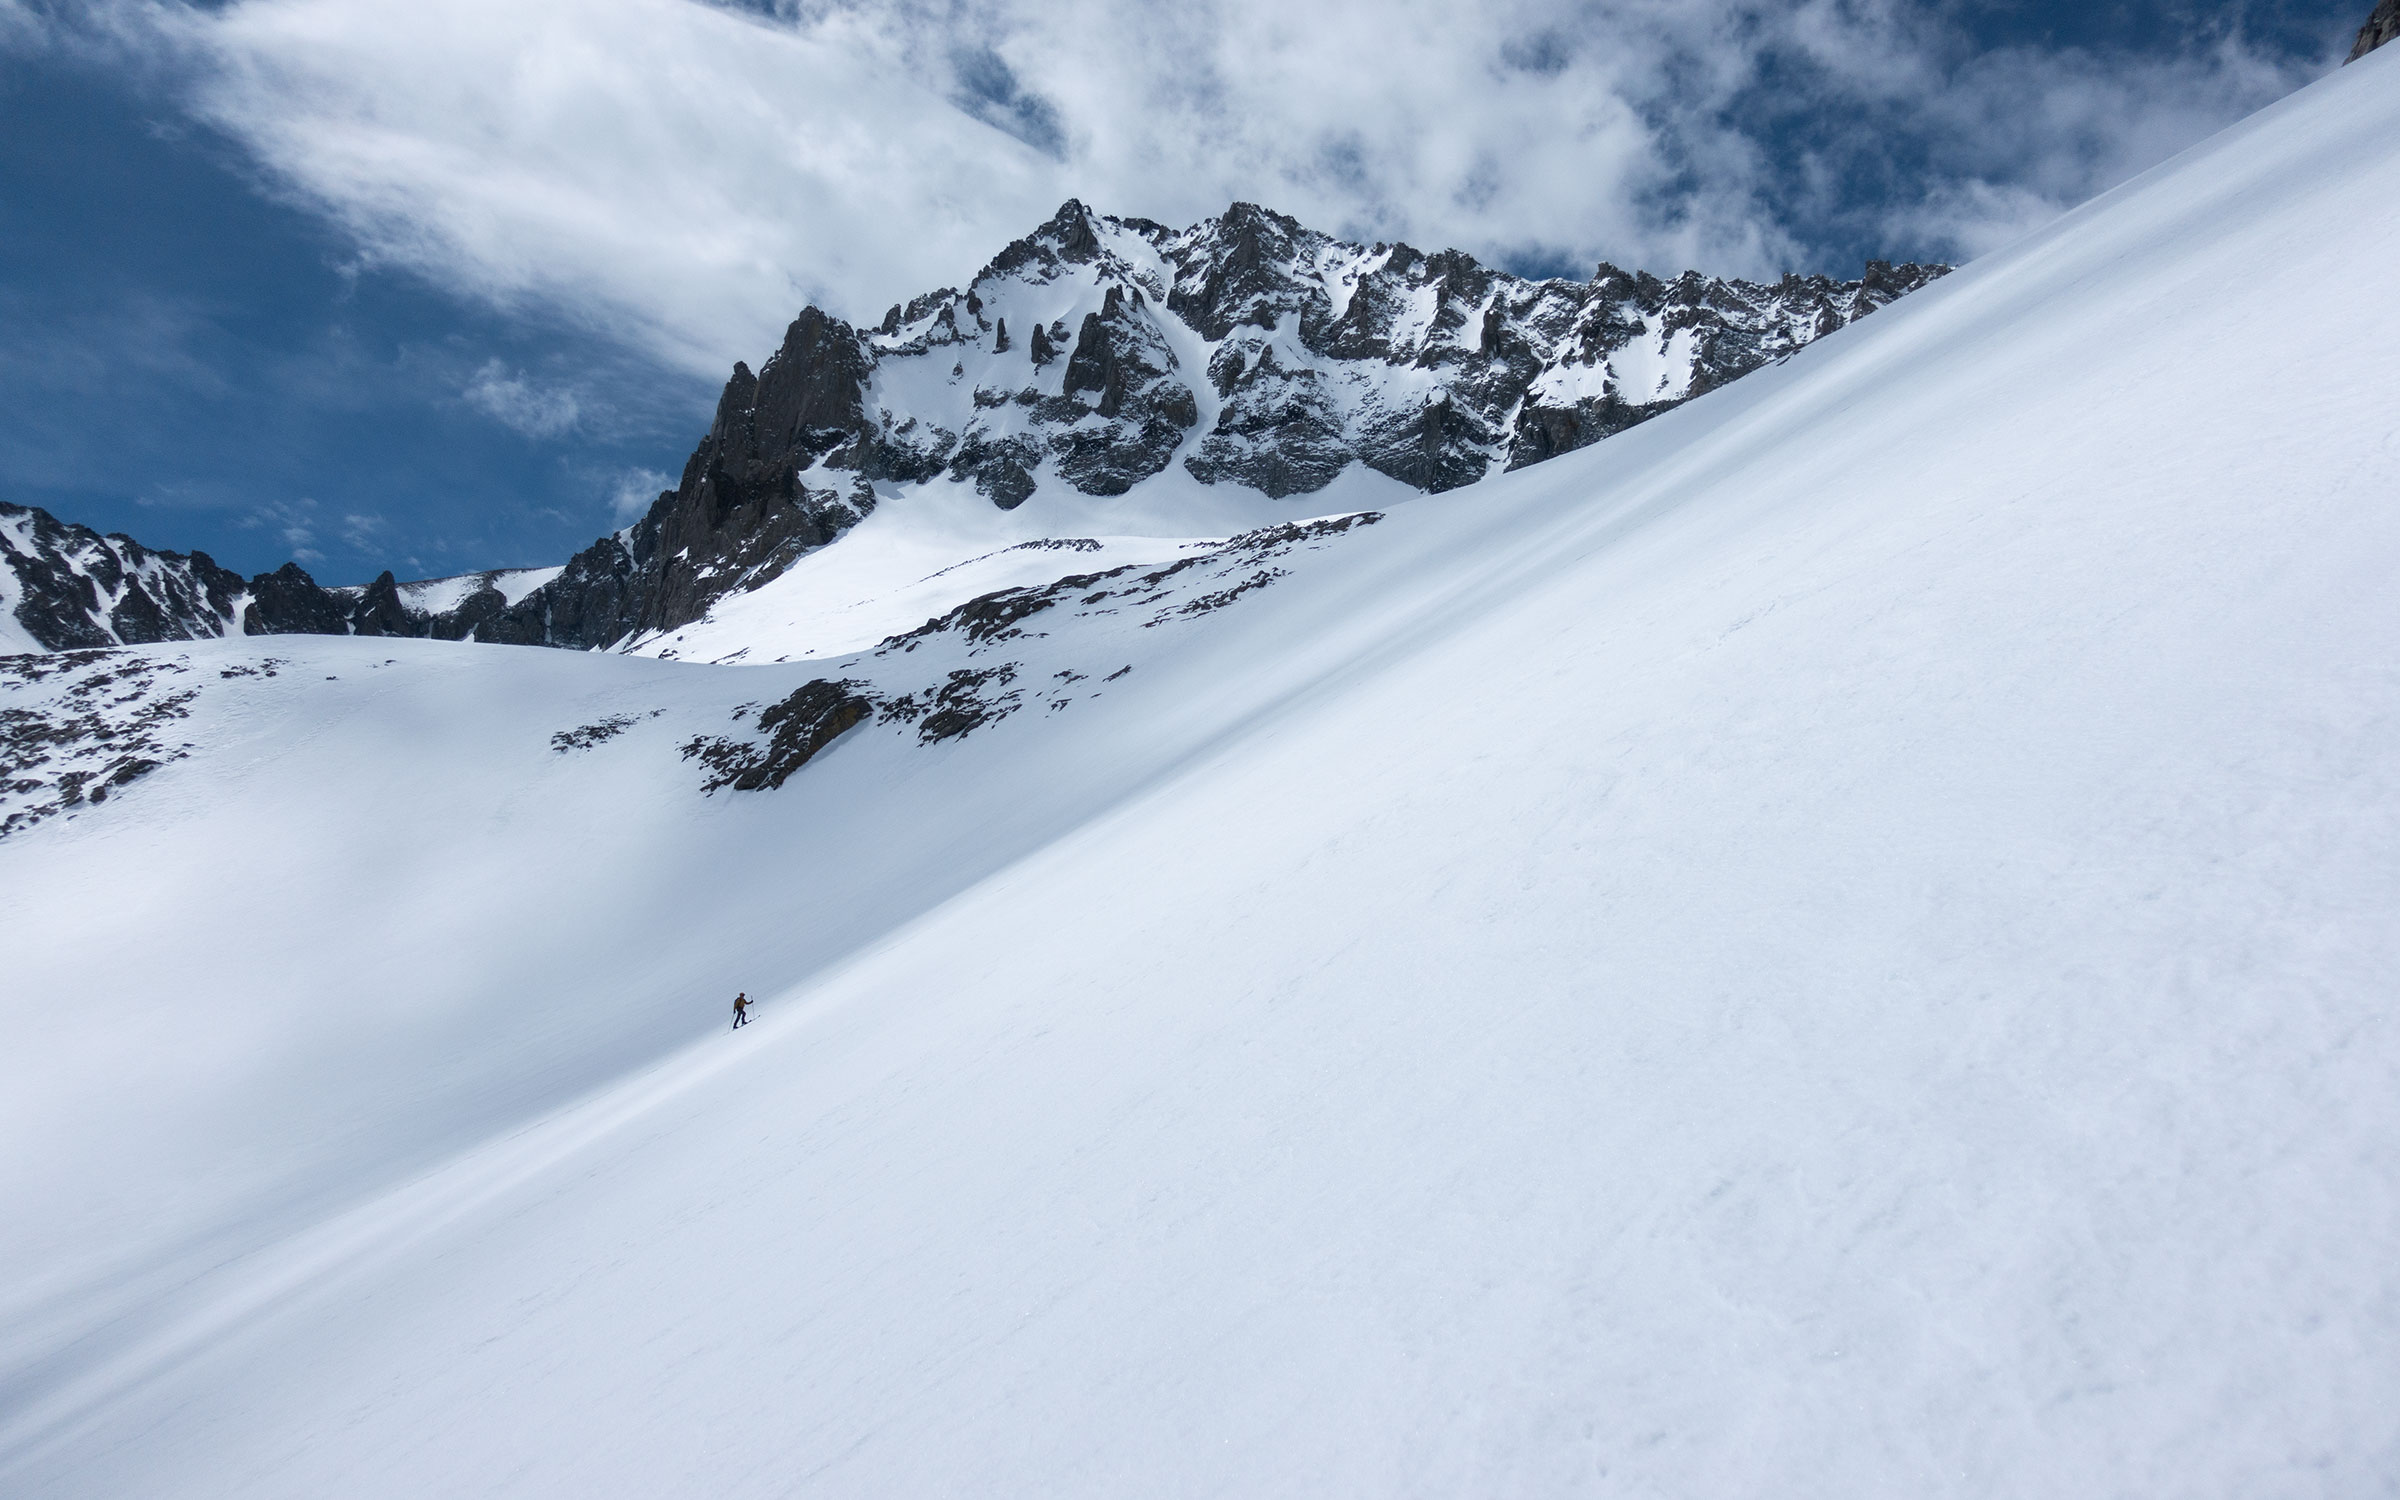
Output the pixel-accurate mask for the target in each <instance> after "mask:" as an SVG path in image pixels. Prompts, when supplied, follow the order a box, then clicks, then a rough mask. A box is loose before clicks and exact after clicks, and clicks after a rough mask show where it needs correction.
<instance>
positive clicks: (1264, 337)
mask: <svg viewBox="0 0 2400 1500" xmlns="http://www.w3.org/2000/svg"><path fill="white" fill-rule="evenodd" d="M1946 269H1947V268H1946V267H1941V266H1916V265H1903V266H1898V267H1894V266H1891V265H1887V264H1884V263H1881V262H1876V263H1873V264H1870V265H1869V266H1868V267H1867V272H1866V275H1865V277H1864V278H1862V279H1861V280H1858V281H1852V282H1836V281H1832V280H1829V279H1828V278H1826V277H1823V276H1797V275H1795V276H1786V277H1785V278H1784V279H1783V280H1781V281H1779V282H1776V283H1774V284H1772V285H1759V284H1754V283H1750V282H1744V281H1729V280H1725V279H1722V278H1717V277H1709V276H1702V275H1700V274H1699V273H1697V272H1690V273H1686V274H1685V275H1683V276H1681V277H1679V278H1677V279H1676V280H1674V281H1672V282H1662V281H1660V280H1658V279H1657V278H1655V277H1653V276H1650V275H1648V274H1647V273H1629V272H1625V271H1620V270H1618V269H1617V268H1616V267H1614V266H1607V265H1603V266H1601V267H1600V268H1599V270H1598V272H1597V273H1596V274H1595V275H1594V276H1593V278H1592V279H1591V280H1590V281H1588V282H1571V281H1561V280H1548V281H1529V280H1526V279H1524V278H1522V277H1517V276H1510V275H1506V274H1503V273H1500V272H1496V271H1493V270H1490V269H1489V268H1487V267H1484V266H1482V265H1480V264H1478V263H1477V262H1476V261H1475V260H1474V258H1473V257H1471V256H1468V255H1465V254H1462V253H1460V252H1458V251H1455V250H1451V251H1443V252H1441V253H1439V254H1435V255H1427V254H1425V253H1423V252H1421V251H1418V250H1415V249H1413V248H1411V247H1409V246H1407V245H1381V244H1379V245H1371V246H1370V245H1355V244H1349V243H1346V242H1344V241H1340V240H1336V239H1332V238H1330V237H1328V236H1326V235H1323V234H1319V233H1317V232H1315V231H1313V230H1309V229H1306V228H1304V227H1302V226H1301V225H1300V224H1298V223H1296V222H1295V221H1293V220H1291V219H1288V218H1285V217H1284V216H1282V215H1280V214H1274V213H1269V212H1267V211H1266V210H1264V209H1260V208H1257V207H1255V206H1253V205H1250V204H1236V205H1234V207H1233V208H1232V209H1230V210H1229V211H1228V212H1226V213H1225V214H1224V215H1222V216H1221V217H1218V218H1214V219H1209V220H1205V221H1203V222H1202V223H1200V224H1198V225H1195V226H1193V227H1192V228H1189V229H1185V230H1180V231H1176V230H1169V229H1167V228H1166V227H1164V226H1163V225H1158V224H1153V223H1149V222H1147V221H1144V220H1138V219H1117V218H1110V217H1105V216H1102V215H1098V214H1095V213H1093V212H1091V211H1090V210H1088V209H1086V208H1085V207H1084V206H1083V205H1082V204H1080V203H1068V204H1067V205H1066V206H1065V207H1063V208H1061V209H1060V210H1059V211H1058V214H1057V215H1056V216H1055V217H1054V218H1052V219H1051V221H1050V222H1049V223H1047V224H1045V225H1043V226H1042V227H1041V228H1040V229H1038V230H1036V231H1035V232H1034V233H1033V234H1031V235H1029V236H1028V237H1026V238H1024V239H1021V240H1018V241H1016V242H1015V243H1013V244H1011V245H1009V246H1008V247H1007V248H1006V249H1005V250H1003V251H1001V253H1000V254H999V255H998V256H996V257H994V259H993V260H992V262H991V264H990V265H988V266H986V267H985V268H984V269H983V271H982V272H981V273H980V274H978V275H977V276H976V278H975V279H974V280H973V281H972V282H971V283H969V285H968V286H967V288H966V290H965V291H963V292H962V291H959V290H957V289H955V288H945V289H943V290H941V291H938V292H934V293H931V294H929V295H927V296H923V297H919V298H917V299H915V300H914V301H912V302H910V303H908V304H907V305H906V306H905V307H894V308H893V309H892V310H891V311H890V313H888V314H887V315H886V316H885V318H884V320H883V323H882V326H881V327H879V328H877V329H873V330H860V329H855V328H852V327H850V326H849V325H847V324H845V323H843V322H841V321H840V320H838V319H835V318H832V317H829V316H827V315H826V314H824V313H822V312H820V311H818V310H817V309H815V308H809V309H806V310H804V311H803V312H802V313H801V315H800V316H799V318H798V319H796V320H795V321H794V322H793V323H792V325H791V328H790V330H789V331H788V332H787V333H786V335H785V338H784V342H783V347H782V348H781V349H779V350H778V351H777V352H776V353H775V355H774V356H773V357H772V358H770V359H769V360H768V361H767V362H766V363H765V364H764V365H763V366H761V367H760V369H759V371H758V373H757V374H756V375H753V374H752V373H751V371H750V369H749V367H748V366H747V365H736V366H735V367H734V373H733V378H732V379H731V380H730V381H728V382H727V383H726V387H725V392H724V396H723V398H722V399H721V400H720V402H719V404H718V409H717V417H716V421H715V422H714V423H713V424H712V426H711V427H710V429H709V432H708V434H707V436H706V437H705V438H704V439H703V440H702V442H701V443H700V445H699V447H698V448H697V449H696V450H695V451H694V453H693V454H692V457H691V460H690V462H689V463H688V464H687V465H686V466H685V468H684V473H683V478H682V482H681V484H680V485H679V486H678V487H677V488H676V489H675V490H672V491H669V492H668V493H666V494H663V495H661V496H660V497H659V500H658V503H657V504H656V505H655V506H653V507H652V508H651V510H650V512H649V513H648V515H646V516H645V517H644V518H643V519H642V520H641V521H639V522H638V523H636V524H635V525H633V526H631V527H628V528H626V529H625V530H624V531H621V532H619V533H617V534H616V535H614V536H610V537H604V538H602V539H600V540H599V541H598V542H596V543H594V544H593V546H591V547H590V548H588V549H586V550H585V551H583V552H581V553H579V554H577V555H576V556H575V557H574V558H573V559H572V560H570V561H569V562H568V563H567V564H566V565H565V566H564V567H563V568H552V569H543V570H528V571H524V572H518V573H512V574H481V575H470V576H469V578H468V579H465V580H451V579H437V580H432V581H430V582H428V583H422V584H402V583H400V582H398V581H397V580H396V579H395V578H394V577H393V575H392V574H390V573H388V572H387V573H386V574H384V575H383V576H382V577H380V578H378V579H377V580H375V582H374V583H372V584H370V585H367V586H366V587H364V588H349V589H320V588H318V587H317V586H316V585H315V584H314V582H313V581H312V580H310V579H309V578H308V576H307V575H306V574H305V573H304V572H302V571H301V570H300V569H299V568H298V567H297V566H294V565H287V566H286V567H284V568H283V569H281V570H278V571H277V572H276V573H273V574H266V575H261V577H259V578H257V579H253V580H250V582H249V583H248V584H246V585H245V584H244V583H243V581H242V580H241V579H239V578H236V577H235V576H234V575H232V574H231V573H228V572H226V571H225V570H224V569H221V568H218V567H216V565H215V564H214V563H213V562H211V561H210V560H209V559H208V558H207V557H206V555H205V554H202V555H198V556H196V557H194V558H192V559H189V560H186V559H182V558H180V557H178V556H176V555H175V554H173V553H154V552H150V551H148V550H147V549H143V548H141V547H140V546H139V545H138V544H136V543H133V542H131V541H130V540H129V539H126V538H101V537H98V536H96V535H94V534H93V533H91V532H89V531H88V530H85V529H84V528H81V527H74V526H66V525H63V524H62V523H59V522H57V521H55V520H53V519H51V518H50V517H48V516H47V515H44V514H42V513H41V512H38V511H28V510H26V509H24V508H23V507H13V506H12V507H5V508H0V557H4V558H5V560H6V561H7V562H8V563H9V564H10V565H11V568H10V571H11V572H13V574H14V578H13V582H12V581H10V580H6V579H0V587H12V586H13V588H14V589H15V594H14V596H13V599H14V603H15V607H14V608H13V609H10V610H8V611H7V613H8V615H9V616H10V618H12V619H13V620H14V621H15V624H16V628H17V636H18V637H19V638H18V640H17V641H16V644H17V645H18V646H19V647H20V648H23V647H25V646H27V645H31V646H33V647H36V648H41V649H54V650H56V649H73V648H77V647H86V646H99V645H113V644H128V645H130V644H139V643H145V642H152V641H162V640H184V639H193V638H199V637H205V636H211V635H219V634H226V633H244V632H246V633H248V634H253V635H257V634H285V633H292V632H308V633H316V634H353V635H376V636H420V637H430V638H433V639H439V640H461V639H465V638H468V637H469V636H472V637H474V638H475V639H478V640H483V641H498V642H508V643H515V644H527V645H553V646H572V647H585V648H588V647H597V646H612V645H619V644H622V643H626V642H629V641H634V640H644V639H649V640H654V639H656V638H657V637H659V636H660V635H661V634H662V633H664V632H669V631H673V630H676V629H678V628H679V627H683V626H687V625H691V624H694V623H695V622H698V621H701V620H703V619H704V618H706V617H707V616H708V614H709V612H710V610H711V608H712V607H713V606H715V605H716V604H718V603H719V602H720V601H723V600H726V599H728V598H732V597H736V596H739V595H741V594H743V593H746V592H748V591H750V590H752V589H755V588H758V587H760V586H762V585H764V584H767V583H770V582H772V581H774V580H775V579H776V578H778V577H779V576H781V574H782V573H783V572H784V571H785V570H786V569H788V568H789V567H790V566H791V565H792V563H793V562H795V561H796V560H798V559H799V558H801V557H803V556H806V555H808V554H809V553H811V552H814V551H816V550H818V549H820V548H822V547H824V546H825V545H826V544H828V543H830V542H831V541H833V540H834V539H836V538H838V537H840V536H842V535H843V534H845V533H846V532H848V531H849V530H850V529H851V528H852V527H854V526H855V525H857V523H858V522H859V521H860V520H862V519H863V518H865V517H866V516H867V515H868V514H870V513H871V512H873V511H874V510H875V509H876V507H877V506H878V505H879V504H884V503H888V502H889V501H891V500H893V499H896V498H904V497H914V496H915V494H916V492H918V491H920V490H921V489H922V488H923V487H924V486H927V485H930V484H932V483H934V482H935V481H937V480H939V481H946V482H948V483H949V484H952V485H960V484H971V487H972V491H973V493H974V494H975V495H976V496H977V497H978V503H982V504H988V505H989V506H991V507H996V508H998V509H1001V510H1010V509H1014V508H1016V507H1018V506H1021V505H1023V504H1024V503H1025V502H1026V501H1027V500H1029V499H1031V498H1033V497H1034V496H1035V495H1037V494H1039V493H1041V492H1043V491H1044V490H1045V489H1047V490H1050V491H1052V492H1053V493H1054V494H1056V493H1063V494H1064V495H1066V496H1072V497H1074V498H1076V499H1086V498H1100V499H1107V500H1112V501H1119V502H1121V503H1117V504H1113V505H1108V506H1101V507H1087V508H1086V509H1087V511H1090V512H1096V513H1095V514H1092V515H1091V517H1090V519H1092V520H1093V521H1094V522H1095V523H1096V525H1097V527H1098V529H1099V530H1101V531H1103V532H1124V531H1126V530H1127V529H1128V527H1129V524H1130V525H1134V526H1140V525H1145V524H1150V520H1151V518H1154V517H1169V518H1171V519H1165V520H1163V522H1162V523H1161V524H1158V525H1154V526H1152V529H1153V530H1154V531H1155V532H1156V533H1157V534H1161V535H1169V536H1192V535H1198V534H1201V533H1203V532H1204V531H1206V530H1207V529H1208V527H1209V525H1210V523H1211V522H1213V521H1217V520H1220V519H1222V518H1223V517H1224V516H1225V515H1226V514H1227V513H1228V512H1229V510H1230V511H1237V512H1240V513H1241V514H1243V515H1244V516H1245V517H1246V518H1247V519H1248V520H1249V521H1250V522H1253V523H1255V524H1268V523H1271V522H1276V521H1285V520H1290V519H1293V518H1294V516H1295V515H1305V514H1308V513H1310V510H1311V509H1312V508H1311V507H1308V506H1306V504H1305V499H1304V497H1307V496H1311V495H1316V494H1319V493H1321V492H1323V491H1325V490H1326V489H1327V488H1328V486H1332V485H1334V484H1335V483H1336V482H1337V481H1338V480H1340V479H1341V478H1342V477H1343V475H1344V474H1345V473H1346V472H1348V473H1372V474H1375V475H1381V476H1386V477H1388V479H1389V480H1390V481H1392V483H1391V484H1389V485H1386V486H1384V490H1385V492H1386V494H1387V497H1388V494H1389V493H1390V492H1395V491H1396V492H1400V493H1432V492H1439V491H1443V490H1449V489H1454V488H1456V487H1458V486H1459V485H1462V484H1467V483H1471V482H1473V481H1475V480H1477V479H1480V478H1482V477H1484V476H1485V475H1486V474H1487V473H1491V472H1495V471H1498V470H1501V469H1507V468H1519V467H1522V466H1524V465H1526V464H1530V463H1537V462H1540V461H1541V460H1543V459H1546V458H1551V457H1555V456H1556V455H1558V454H1560V453H1565V452H1570V451H1573V450H1574V449H1577V448H1581V447H1584V446H1586V445H1588V444H1591V443H1593V442H1596V441H1598V440H1599V439H1601V438H1603V437H1607V436H1609V435H1610V434H1612V433H1616V432H1621V431H1623V430H1625V429H1626V428H1628V427H1630V426H1632V425H1634V424H1635V423H1638V422H1641V421H1643V420H1645V419H1647V418H1649V417H1652V416H1655V415H1657V414H1658V413H1660V412H1663V411H1666V410H1669V409H1671V408H1673V407H1674V406H1676V405H1678V404H1680V403H1681V402H1683V401H1686V400H1689V399H1690V398H1691V397H1693V396H1695V395H1698V394H1700V393H1702V392H1704V391H1708V390H1711V389H1714V388H1715V387H1717V386H1719V385H1722V384H1724V383H1725V382H1726V381H1729V380H1732V379H1734V378H1736V377H1738V376H1740V375H1743V374H1745V373H1747V372H1749V371H1751V370H1754V369H1757V368H1759V367H1760V366H1761V365H1764V364H1767V363H1769V362H1771V361H1773V360H1776V359H1780V358H1783V357H1784V356H1786V355H1788V354H1790V353H1791V352H1792V351H1793V350H1795V349H1797V348H1799V347H1801V346H1802V345H1804V344H1806V343H1807V342H1809V341H1810V340H1811V339H1814V338H1818V337H1821V336H1823V335H1824V334H1826V333H1829V332H1831V331H1833V330H1834V329H1837V328H1840V327H1843V326H1845V325H1847V324H1848V323H1850V322H1852V321H1854V320H1856V319H1858V318H1860V317H1863V316H1865V315H1866V314H1867V313H1870V312H1872V311H1874V310H1875V309H1876V308H1878V307H1881V306H1884V305H1886V304H1888V303H1889V302H1891V301H1892V300H1893V299H1894V298H1896V297H1899V296H1901V295H1902V294H1904V293H1906V292H1909V291H1911V290H1913V289H1915V288H1917V287H1919V286H1922V285H1924V284H1925V283H1926V282H1928V281H1930V280H1932V279H1933V278H1934V277H1936V276H1938V275H1940V274H1942V272H1943V271H1944V270H1946ZM1170 470H1172V472H1170ZM1161 481H1164V482H1163V483H1162V482H1161ZM1137 488H1147V489H1149V490H1151V491H1154V492H1157V493H1151V494H1146V495H1144V496H1141V497H1138V498H1130V499H1129V498H1126V497H1127V496H1128V492H1129V491H1133V490H1135V489H1137ZM1218 490H1224V491H1236V492H1239V493H1240V494H1241V495H1242V496H1246V497H1248V499H1249V500H1250V501H1253V502H1254V501H1256V500H1257V499H1259V498H1260V497H1264V498H1265V499H1267V500H1273V501H1284V500H1292V501H1294V504H1292V505H1286V506H1280V507H1261V506H1258V505H1256V504H1254V503H1250V504H1245V502H1244V501H1243V500H1239V499H1234V498H1232V497H1231V496H1230V495H1216V494H1211V493H1209V492H1212V491H1218ZM917 508H918V509H923V508H925V507H924V506H923V505H922V504H920V505H919V506H918V507H917ZM951 508H952V509H953V510H954V511H955V509H956V508H957V506H956V505H955V503H954V504H953V505H952V507H951ZM1054 508H1055V507H1042V508H1040V509H1039V510H1037V515H1041V514H1043V513H1045V512H1047V511H1049V510H1051V509H1054ZM1131 518H1139V519H1131ZM1027 519H1029V520H1030V519H1032V518H1027ZM952 529H953V530H957V529H958V527H957V526H956V524H954V525H953V527H952ZM968 529H972V523H971V522H969V523H968ZM1021 529H1022V528H1021V527H1020V530H1021ZM1218 534H1219V535H1220V536H1221V535H1222V534H1223V533H1222V531H1220V532H1219V533H1218ZM1015 539H1016V540H1029V539H1031V538H1028V537H1017V538H1015ZM127 549H131V551H130V552H129V551H128V550H127ZM136 554H138V556H139V558H140V559H141V560H140V562H139V563H138V565H137V564H136V562H135V561H134V557H135V555H136ZM967 556H968V554H966V553H960V554H959V555H957V556H951V557H947V558H945V559H942V563H943V565H949V564H956V563H959V562H963V561H965V560H966V559H967ZM245 593H247V595H248V598H247V599H244V598H243V597H242V596H243V595H244V594H245ZM10 602H11V599H10V598H8V597H0V605H5V604H8V603H10ZM912 623H913V622H912ZM736 649H738V648H736Z"/></svg>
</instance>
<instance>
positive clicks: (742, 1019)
mask: <svg viewBox="0 0 2400 1500" xmlns="http://www.w3.org/2000/svg"><path fill="white" fill-rule="evenodd" d="M749 1024H750V996H749V994H748V992H746V991H745V992H744V993H742V994H739V995H736V996H734V997H733V1027H734V1030H736V1031H739V1030H741V1029H742V1028H743V1027H744V1026H747V1025H749Z"/></svg>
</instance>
